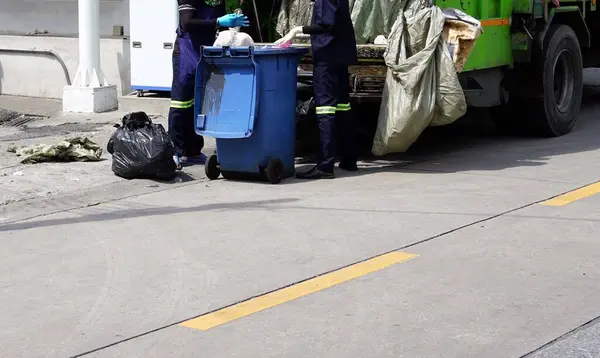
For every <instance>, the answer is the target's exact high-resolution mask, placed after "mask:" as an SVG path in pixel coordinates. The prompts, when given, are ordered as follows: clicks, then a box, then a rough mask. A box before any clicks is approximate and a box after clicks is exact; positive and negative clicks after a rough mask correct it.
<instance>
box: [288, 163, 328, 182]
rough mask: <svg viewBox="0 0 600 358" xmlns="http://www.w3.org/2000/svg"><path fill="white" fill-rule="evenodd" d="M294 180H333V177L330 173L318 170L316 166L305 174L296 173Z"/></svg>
mask: <svg viewBox="0 0 600 358" xmlns="http://www.w3.org/2000/svg"><path fill="white" fill-rule="evenodd" d="M296 178H298V179H333V178H335V175H334V174H333V170H332V171H325V170H322V169H321V168H319V166H318V165H315V166H314V167H313V168H312V169H310V170H309V171H306V172H299V173H296Z"/></svg>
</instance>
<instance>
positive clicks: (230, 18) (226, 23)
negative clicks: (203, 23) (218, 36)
mask: <svg viewBox="0 0 600 358" xmlns="http://www.w3.org/2000/svg"><path fill="white" fill-rule="evenodd" d="M217 24H218V25H219V26H221V27H238V26H243V27H247V26H249V25H250V21H248V17H247V16H244V15H237V14H227V15H225V16H221V17H220V18H218V19H217Z"/></svg>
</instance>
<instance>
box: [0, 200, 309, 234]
mask: <svg viewBox="0 0 600 358" xmlns="http://www.w3.org/2000/svg"><path fill="white" fill-rule="evenodd" d="M299 200H300V199H296V198H288V199H274V200H258V201H247V202H231V203H219V204H205V205H200V206H194V207H187V208H181V207H176V206H164V207H157V208H148V209H127V210H117V211H109V212H103V213H98V214H89V215H83V216H80V217H71V218H58V219H48V220H38V221H28V222H19V223H13V224H6V225H0V232H7V231H16V230H27V229H35V228H42V227H51V226H59V225H72V224H83V223H92V222H103V221H111V220H122V219H133V218H140V217H148V216H158V215H170V214H182V213H194V212H201V211H219V210H224V211H225V210H231V209H234V210H239V209H258V208H260V209H268V208H269V206H270V205H277V204H287V203H293V202H296V201H299Z"/></svg>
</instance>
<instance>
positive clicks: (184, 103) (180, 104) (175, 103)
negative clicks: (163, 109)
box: [170, 99, 194, 109]
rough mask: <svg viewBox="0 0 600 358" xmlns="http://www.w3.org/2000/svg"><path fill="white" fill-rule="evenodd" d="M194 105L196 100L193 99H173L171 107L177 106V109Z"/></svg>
mask: <svg viewBox="0 0 600 358" xmlns="http://www.w3.org/2000/svg"><path fill="white" fill-rule="evenodd" d="M192 107H194V100H193V99H191V100H189V101H175V100H171V106H170V108H177V109H187V108H192Z"/></svg>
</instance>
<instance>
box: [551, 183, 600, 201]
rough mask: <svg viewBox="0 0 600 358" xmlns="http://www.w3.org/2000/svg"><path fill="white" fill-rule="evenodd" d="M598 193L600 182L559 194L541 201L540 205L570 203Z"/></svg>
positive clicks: (599, 191)
mask: <svg viewBox="0 0 600 358" xmlns="http://www.w3.org/2000/svg"><path fill="white" fill-rule="evenodd" d="M598 193H600V182H598V183H594V184H591V185H588V186H584V187H583V188H579V189H577V190H573V191H571V192H568V193H566V194H563V195H559V196H557V197H556V198H552V199H550V200H546V201H544V202H542V205H548V206H564V205H567V204H571V203H572V202H574V201H577V200H581V199H584V198H587V197H589V196H592V195H595V194H598Z"/></svg>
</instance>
